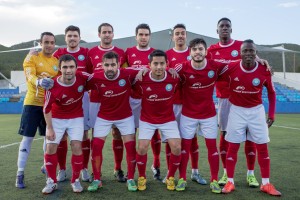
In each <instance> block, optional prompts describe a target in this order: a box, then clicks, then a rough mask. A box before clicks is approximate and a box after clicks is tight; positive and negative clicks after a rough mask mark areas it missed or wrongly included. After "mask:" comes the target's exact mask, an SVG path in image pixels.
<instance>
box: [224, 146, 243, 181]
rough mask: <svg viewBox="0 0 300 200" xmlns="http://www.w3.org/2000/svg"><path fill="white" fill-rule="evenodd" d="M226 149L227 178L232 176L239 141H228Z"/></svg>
mask: <svg viewBox="0 0 300 200" xmlns="http://www.w3.org/2000/svg"><path fill="white" fill-rule="evenodd" d="M228 144H229V146H228V150H227V156H226V171H227V176H228V178H233V177H234V170H235V165H236V162H237V153H238V151H239V148H240V143H231V142H228Z"/></svg>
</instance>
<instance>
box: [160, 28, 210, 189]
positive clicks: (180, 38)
mask: <svg viewBox="0 0 300 200" xmlns="http://www.w3.org/2000/svg"><path fill="white" fill-rule="evenodd" d="M186 37H187V34H186V27H185V25H184V24H176V25H175V26H174V28H173V33H172V40H173V41H174V43H175V47H174V48H172V49H169V50H168V51H166V54H167V56H168V63H169V67H170V68H173V69H177V68H178V67H181V65H182V64H181V63H183V62H185V61H188V60H190V52H189V48H188V46H187V45H186ZM179 88H180V86H179ZM181 110H182V90H181V89H178V90H177V91H176V94H175V99H174V113H175V117H176V121H177V123H178V125H179V124H180V115H181ZM170 155H171V150H170V147H169V146H168V144H166V160H167V166H169V164H168V162H169V158H170ZM190 156H191V165H192V174H191V179H192V180H193V181H196V182H197V183H199V184H202V185H206V184H207V182H206V180H205V179H204V178H203V177H202V176H201V174H200V173H199V170H198V168H199V166H198V161H199V145H198V140H197V135H195V137H194V138H193V140H192V145H191V151H190ZM164 181H165V180H164Z"/></svg>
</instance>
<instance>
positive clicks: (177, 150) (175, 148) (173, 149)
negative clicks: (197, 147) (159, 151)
mask: <svg viewBox="0 0 300 200" xmlns="http://www.w3.org/2000/svg"><path fill="white" fill-rule="evenodd" d="M170 147H171V152H172V154H174V155H177V156H178V155H180V154H181V143H180V142H174V143H173V144H172V145H170Z"/></svg>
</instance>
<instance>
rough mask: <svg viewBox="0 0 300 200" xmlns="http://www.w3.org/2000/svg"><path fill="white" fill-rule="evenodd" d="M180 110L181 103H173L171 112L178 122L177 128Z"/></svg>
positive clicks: (178, 122)
mask: <svg viewBox="0 0 300 200" xmlns="http://www.w3.org/2000/svg"><path fill="white" fill-rule="evenodd" d="M181 111H182V104H174V105H173V112H174V115H175V119H176V122H177V124H178V129H179V125H180V116H181ZM179 131H180V129H179Z"/></svg>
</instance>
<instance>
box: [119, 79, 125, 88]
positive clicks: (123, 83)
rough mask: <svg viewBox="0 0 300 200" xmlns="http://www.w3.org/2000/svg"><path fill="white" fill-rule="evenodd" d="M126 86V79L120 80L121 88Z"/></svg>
mask: <svg viewBox="0 0 300 200" xmlns="http://www.w3.org/2000/svg"><path fill="white" fill-rule="evenodd" d="M125 84H126V81H125V80H124V79H121V80H119V86H121V87H123V86H124V85H125Z"/></svg>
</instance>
